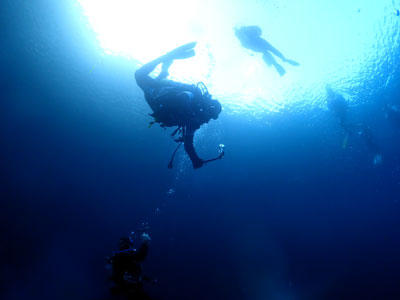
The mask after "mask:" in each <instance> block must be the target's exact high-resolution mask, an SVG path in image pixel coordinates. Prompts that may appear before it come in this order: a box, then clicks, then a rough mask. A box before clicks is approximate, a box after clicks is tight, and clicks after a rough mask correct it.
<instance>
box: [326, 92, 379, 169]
mask: <svg viewBox="0 0 400 300" xmlns="http://www.w3.org/2000/svg"><path fill="white" fill-rule="evenodd" d="M325 89H326V92H327V95H328V97H327V102H328V108H329V110H331V111H332V112H333V113H334V114H335V115H336V117H337V118H338V119H339V121H340V126H341V127H342V128H343V130H344V131H345V132H346V136H345V139H344V141H343V148H345V147H346V145H347V141H348V138H349V136H350V135H358V136H360V137H362V138H363V140H364V142H365V145H366V146H367V149H368V152H369V153H370V154H371V155H372V156H373V163H374V165H380V164H381V163H382V156H381V154H380V151H379V147H378V144H377V143H376V140H375V138H374V136H373V134H372V130H371V128H370V127H369V126H367V125H365V124H363V123H350V122H348V120H347V112H348V108H349V107H348V103H347V101H346V100H345V99H344V97H343V96H342V95H340V94H338V93H335V92H334V91H333V90H332V88H331V87H330V86H329V85H326V86H325Z"/></svg>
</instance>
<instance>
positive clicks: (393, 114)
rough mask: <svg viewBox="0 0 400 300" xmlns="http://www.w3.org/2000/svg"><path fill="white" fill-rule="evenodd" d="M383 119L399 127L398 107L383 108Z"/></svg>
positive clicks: (399, 107)
mask: <svg viewBox="0 0 400 300" xmlns="http://www.w3.org/2000/svg"><path fill="white" fill-rule="evenodd" d="M384 111H385V117H386V119H388V120H389V121H390V122H392V123H393V124H394V125H395V126H397V127H400V105H394V104H387V105H386V106H385V107H384Z"/></svg>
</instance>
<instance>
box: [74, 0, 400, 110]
mask: <svg viewBox="0 0 400 300" xmlns="http://www.w3.org/2000/svg"><path fill="white" fill-rule="evenodd" d="M80 3H81V5H82V7H83V9H84V10H85V14H86V15H87V17H88V22H89V23H90V24H91V26H92V27H93V29H94V30H95V31H96V33H97V35H98V39H99V42H100V44H101V45H102V46H103V47H104V49H105V51H106V52H107V53H110V54H111V53H112V54H114V55H125V56H128V57H131V58H135V59H137V60H138V61H140V62H141V63H145V62H146V61H148V60H150V59H152V58H155V57H157V56H159V55H161V54H163V53H165V52H166V51H168V50H169V49H171V48H173V47H175V46H176V45H180V44H183V43H185V42H187V41H192V40H196V41H198V45H197V48H196V50H197V56H196V57H195V58H192V59H189V60H185V61H178V62H177V63H175V65H173V67H172V68H171V72H170V73H171V76H172V78H173V79H176V80H181V81H186V82H196V81H204V82H205V83H206V84H207V85H208V87H209V89H210V91H211V93H212V94H214V96H215V97H216V98H218V99H220V100H221V101H222V102H223V105H224V109H225V111H226V112H229V113H232V114H243V113H247V114H250V116H261V115H265V114H267V113H271V112H280V111H291V112H293V111H294V112H297V111H304V110H308V109H311V108H315V107H324V106H325V97H326V95H325V85H326V84H327V83H329V84H330V85H331V86H332V87H333V88H334V89H335V90H337V91H339V92H341V93H343V94H348V95H349V97H348V98H349V100H350V101H352V102H353V104H354V105H357V104H359V103H363V102H365V101H368V97H369V96H370V95H372V94H374V93H375V92H377V91H379V90H380V89H381V88H383V87H385V86H387V84H388V83H389V82H390V80H391V76H392V74H393V73H394V71H395V69H396V54H397V52H398V50H397V49H398V44H399V37H400V36H399V30H398V28H399V24H400V17H399V16H397V15H396V11H395V8H396V5H398V3H396V1H392V0H380V1H362V0H356V1H346V0H338V1H327V0H325V1H320V0H304V1H296V0H283V1H259V0H251V1H248V0H246V1H244V0H235V1H230V0H221V1H218V3H216V2H215V1H212V0H206V1H194V0H190V1H185V2H182V1H177V0H175V1H168V4H166V3H164V4H163V5H162V7H161V8H162V11H161V12H159V13H157V14H156V15H155V12H154V10H153V7H155V6H156V7H157V6H159V5H161V4H159V3H158V2H157V1H149V2H148V4H147V5H146V6H144V5H141V4H140V5H139V4H133V6H132V5H131V6H129V2H126V1H117V2H112V4H111V3H108V4H107V3H106V2H101V3H102V4H101V5H100V4H99V2H97V1H91V0H80ZM146 3H147V2H146ZM132 10H135V11H136V15H135V16H136V18H132V17H131V14H130V13H125V14H122V15H121V14H119V15H118V12H119V11H121V12H123V11H130V12H131V11H132ZM110 12H111V13H110ZM117 15H118V20H119V21H118V22H108V24H110V23H112V24H113V26H111V27H110V26H106V24H107V22H105V23H104V21H105V20H108V21H111V20H110V18H112V17H113V16H114V17H115V16H117ZM132 19H135V20H132ZM135 22H136V23H135ZM243 25H258V26H260V27H261V28H262V30H263V35H262V37H264V38H265V39H267V40H268V41H269V42H270V43H271V44H272V45H274V46H275V47H276V48H278V50H280V51H281V52H282V53H283V54H284V55H285V56H286V57H288V58H292V59H294V60H296V61H298V62H300V64H301V66H299V67H292V66H289V65H287V64H284V67H285V68H286V70H287V73H286V75H285V76H284V77H279V75H278V74H277V73H276V71H275V70H274V68H272V67H267V66H266V65H265V64H264V62H263V61H262V58H261V54H257V53H252V52H251V51H249V50H246V49H244V48H242V47H241V46H240V43H239V41H238V40H237V39H236V37H235V36H234V34H233V30H232V29H233V27H235V26H243ZM118 35H120V38H121V40H119V39H118V38H117V37H118ZM127 36H129V39H128V38H127ZM121 41H122V42H121Z"/></svg>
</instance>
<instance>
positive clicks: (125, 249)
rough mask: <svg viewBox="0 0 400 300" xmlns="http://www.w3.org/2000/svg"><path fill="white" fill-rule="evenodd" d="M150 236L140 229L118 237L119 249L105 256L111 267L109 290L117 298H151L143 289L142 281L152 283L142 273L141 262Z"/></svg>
mask: <svg viewBox="0 0 400 300" xmlns="http://www.w3.org/2000/svg"><path fill="white" fill-rule="evenodd" d="M149 243H150V236H149V234H148V233H147V232H146V231H145V230H143V229H140V230H138V232H132V233H131V235H130V237H123V238H121V239H120V243H119V250H118V251H115V252H114V253H113V254H112V256H111V257H109V258H107V263H108V265H109V266H110V267H111V272H112V274H111V276H110V277H109V280H110V281H112V282H113V286H112V287H111V288H110V292H111V294H112V295H113V296H115V297H119V298H118V299H120V298H122V299H128V300H151V298H150V297H149V296H148V295H147V293H146V292H145V290H144V287H143V283H144V282H150V283H154V282H155V280H152V279H151V278H149V277H146V276H144V275H143V272H142V263H143V262H144V260H145V259H146V257H147V253H148V250H149Z"/></svg>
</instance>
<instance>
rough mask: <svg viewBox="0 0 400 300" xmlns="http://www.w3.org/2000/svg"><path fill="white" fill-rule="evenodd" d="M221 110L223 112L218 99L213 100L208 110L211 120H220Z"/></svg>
mask: <svg viewBox="0 0 400 300" xmlns="http://www.w3.org/2000/svg"><path fill="white" fill-rule="evenodd" d="M221 110H222V107H221V103H219V101H218V100H216V99H211V100H210V104H209V107H208V109H207V112H208V114H209V116H210V118H212V119H214V120H216V119H218V116H219V114H220V113H221Z"/></svg>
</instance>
